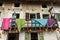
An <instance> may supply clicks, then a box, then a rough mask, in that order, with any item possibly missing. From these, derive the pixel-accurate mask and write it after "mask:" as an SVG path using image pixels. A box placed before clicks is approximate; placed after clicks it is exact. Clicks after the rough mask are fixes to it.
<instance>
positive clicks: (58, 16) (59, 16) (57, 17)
mask: <svg viewBox="0 0 60 40" xmlns="http://www.w3.org/2000/svg"><path fill="white" fill-rule="evenodd" d="M56 19H57V20H58V21H60V14H58V13H57V14H56Z"/></svg>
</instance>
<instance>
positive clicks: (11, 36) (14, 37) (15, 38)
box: [8, 33, 19, 40]
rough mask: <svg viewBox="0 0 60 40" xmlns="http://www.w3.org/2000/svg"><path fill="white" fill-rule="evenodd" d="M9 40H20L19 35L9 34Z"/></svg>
mask: <svg viewBox="0 0 60 40" xmlns="http://www.w3.org/2000/svg"><path fill="white" fill-rule="evenodd" d="M8 40H19V33H8Z"/></svg>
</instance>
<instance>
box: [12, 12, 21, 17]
mask: <svg viewBox="0 0 60 40" xmlns="http://www.w3.org/2000/svg"><path fill="white" fill-rule="evenodd" d="M19 17H20V15H19V13H13V14H12V18H19Z"/></svg>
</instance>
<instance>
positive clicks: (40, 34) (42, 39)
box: [39, 32, 44, 40]
mask: <svg viewBox="0 0 60 40" xmlns="http://www.w3.org/2000/svg"><path fill="white" fill-rule="evenodd" d="M39 38H40V40H44V36H43V32H40V33H39Z"/></svg>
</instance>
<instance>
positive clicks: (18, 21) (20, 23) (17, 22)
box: [16, 19, 25, 32]
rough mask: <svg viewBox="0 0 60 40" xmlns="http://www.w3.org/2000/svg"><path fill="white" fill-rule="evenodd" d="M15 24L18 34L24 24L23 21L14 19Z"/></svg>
mask: <svg viewBox="0 0 60 40" xmlns="http://www.w3.org/2000/svg"><path fill="white" fill-rule="evenodd" d="M16 24H17V27H18V30H19V32H20V30H21V28H22V27H23V25H24V24H25V19H16Z"/></svg>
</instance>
